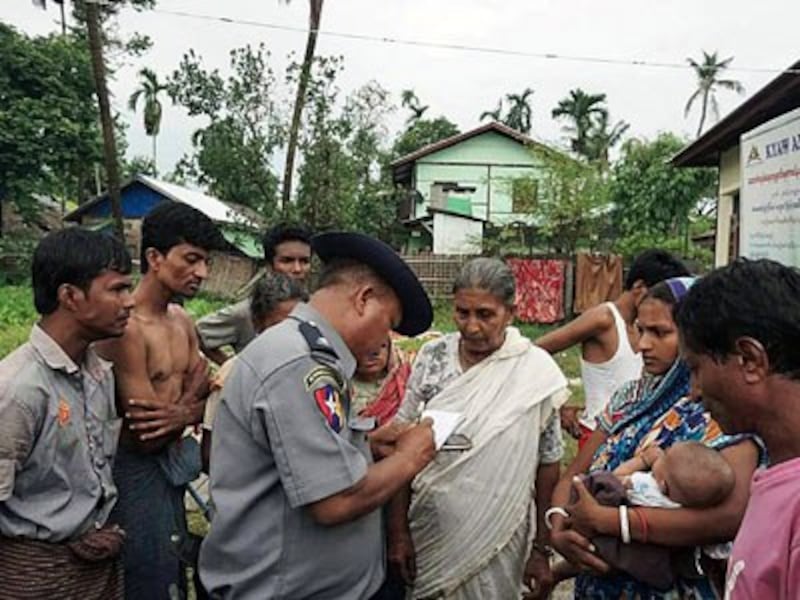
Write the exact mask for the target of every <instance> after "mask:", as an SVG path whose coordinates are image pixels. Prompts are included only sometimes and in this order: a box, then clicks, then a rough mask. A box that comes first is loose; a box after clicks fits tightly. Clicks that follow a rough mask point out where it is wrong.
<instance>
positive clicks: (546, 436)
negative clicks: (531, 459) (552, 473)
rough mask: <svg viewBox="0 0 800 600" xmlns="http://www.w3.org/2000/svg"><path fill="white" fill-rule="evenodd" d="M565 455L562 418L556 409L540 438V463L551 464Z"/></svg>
mask: <svg viewBox="0 0 800 600" xmlns="http://www.w3.org/2000/svg"><path fill="white" fill-rule="evenodd" d="M563 456H564V443H563V440H562V437H561V418H560V417H559V416H558V411H555V412H554V413H553V414H552V415H551V416H550V418H549V419H548V420H547V425H545V428H544V430H543V431H542V435H541V437H540V438H539V464H540V465H550V464H553V463H556V462H558V461H560V460H561V458H562V457H563Z"/></svg>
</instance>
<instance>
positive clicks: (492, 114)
mask: <svg viewBox="0 0 800 600" xmlns="http://www.w3.org/2000/svg"><path fill="white" fill-rule="evenodd" d="M502 118H503V100H502V98H501V99H500V100H498V101H497V108H495V109H494V110H485V111H483V112H482V113H481V116H480V120H481V121H483V120H484V119H491V120H492V121H500V120H501V119H502Z"/></svg>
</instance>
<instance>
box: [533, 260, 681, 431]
mask: <svg viewBox="0 0 800 600" xmlns="http://www.w3.org/2000/svg"><path fill="white" fill-rule="evenodd" d="M688 274H689V271H688V270H687V269H686V267H685V266H684V265H683V263H681V261H679V260H678V259H677V258H675V257H674V256H672V255H671V254H670V253H669V252H666V251H664V250H656V249H653V250H646V251H644V252H642V253H641V254H640V255H639V256H637V257H636V259H635V260H634V261H633V263H632V264H631V267H630V270H629V271H628V275H627V277H626V278H625V286H624V290H623V292H622V294H620V296H619V297H618V298H617V299H616V300H614V301H613V302H605V303H603V304H599V305H597V306H594V307H592V308H590V309H589V310H587V311H585V312H584V313H583V314H581V315H580V316H579V317H577V318H576V319H574V320H572V321H570V322H569V323H567V324H566V325H564V326H562V327H559V328H558V329H556V330H554V331H551V332H550V333H548V334H546V335H543V336H542V337H540V338H539V339H538V340H536V344H537V345H539V346H541V347H542V348H544V349H545V350H547V351H548V352H550V353H551V354H554V353H556V352H561V351H562V350H566V349H567V348H570V347H572V346H574V345H575V344H580V345H581V379H582V381H583V389H584V392H585V397H586V406H585V408H584V410H583V411H580V409H579V408H578V407H575V406H565V407H562V409H561V426H562V427H563V428H564V429H565V430H566V431H567V432H568V433H570V434H571V435H572V436H573V437H574V438H576V439H578V440H579V445H580V446H583V444H585V443H586V441H587V440H588V439H589V437H590V436H591V434H592V432H593V431H594V429H595V425H596V421H595V420H596V418H597V416H598V415H599V414H600V413H601V412H602V411H603V409H604V408H605V406H606V404H607V403H608V401H609V399H610V398H611V395H612V394H613V393H614V391H615V390H616V389H617V388H618V387H619V386H620V385H622V384H623V383H625V382H626V381H630V380H631V379H638V378H639V376H640V374H641V370H642V359H641V356H640V355H639V354H638V352H637V350H636V332H635V327H634V322H635V320H636V312H637V308H638V306H639V302H641V300H642V298H643V297H644V295H645V294H646V293H647V289H648V288H650V287H652V286H653V285H655V284H656V283H658V282H660V281H663V280H664V279H669V278H671V277H683V276H686V275H688Z"/></svg>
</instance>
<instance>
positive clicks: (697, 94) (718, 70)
mask: <svg viewBox="0 0 800 600" xmlns="http://www.w3.org/2000/svg"><path fill="white" fill-rule="evenodd" d="M732 61H733V57H732V56H731V57H729V58H726V59H725V60H719V57H718V56H717V53H716V52H713V53H711V54H708V53H707V52H706V51H705V50H703V59H702V62H699V63H698V62H697V61H696V60H694V59H693V58H687V59H686V62H688V63H689V64H690V65H691V67H692V69H694V72H695V75H697V89H696V90H695V91H694V93H693V94H692V95H691V96H689V101H688V102H687V103H686V108H685V109H684V116H685V117H686V116H689V111H690V110H691V109H692V104H694V101H695V100H696V99H697V98H701V99H702V104H701V108H700V123H699V124H698V125H697V137H700V134H701V133H702V132H703V125H705V122H706V115H707V114H708V105H709V103H710V104H711V110H712V111H713V112H714V117H715V119H717V120H718V119H719V104H718V103H717V95H716V90H717V88H722V89H725V90H732V91H734V92H736V93H737V94H743V93H744V86H743V85H742V84H741V83H740V82H738V81H736V80H735V79H720V78H719V76H720V75H721V74H722V72H723V71H724V70H725V69H727V68H728V67H729V66H730V64H731V62H732Z"/></svg>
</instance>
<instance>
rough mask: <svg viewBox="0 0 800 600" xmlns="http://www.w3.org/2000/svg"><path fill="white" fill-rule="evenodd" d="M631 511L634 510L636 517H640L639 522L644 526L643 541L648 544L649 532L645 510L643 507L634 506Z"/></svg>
mask: <svg viewBox="0 0 800 600" xmlns="http://www.w3.org/2000/svg"><path fill="white" fill-rule="evenodd" d="M631 511H632V512H633V514H635V515H636V518H637V519H639V524H640V525H641V526H642V543H643V544H646V543H647V533H648V527H647V517H646V516H645V514H644V511H642V509H641V508H637V507H633V508H631Z"/></svg>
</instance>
